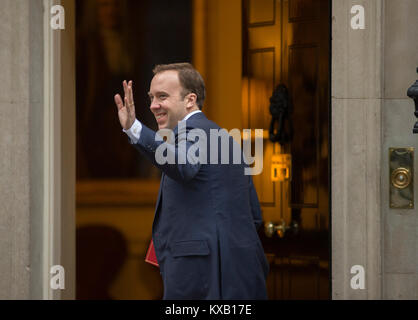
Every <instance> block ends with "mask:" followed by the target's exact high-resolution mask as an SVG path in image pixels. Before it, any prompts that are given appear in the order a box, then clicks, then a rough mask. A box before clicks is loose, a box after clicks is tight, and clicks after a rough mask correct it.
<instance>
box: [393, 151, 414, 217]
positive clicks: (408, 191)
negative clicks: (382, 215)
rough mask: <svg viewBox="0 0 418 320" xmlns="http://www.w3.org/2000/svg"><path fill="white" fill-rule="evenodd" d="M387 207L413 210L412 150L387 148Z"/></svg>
mask: <svg viewBox="0 0 418 320" xmlns="http://www.w3.org/2000/svg"><path fill="white" fill-rule="evenodd" d="M389 206H390V208H393V209H413V208H414V148H389Z"/></svg>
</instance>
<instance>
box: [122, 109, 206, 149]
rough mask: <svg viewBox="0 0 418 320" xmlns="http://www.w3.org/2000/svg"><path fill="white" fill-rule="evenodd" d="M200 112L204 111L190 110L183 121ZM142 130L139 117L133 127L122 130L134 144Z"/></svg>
mask: <svg viewBox="0 0 418 320" xmlns="http://www.w3.org/2000/svg"><path fill="white" fill-rule="evenodd" d="M199 112H202V111H201V110H196V111H193V112H190V113H188V114H187V115H186V116H185V117H184V118H183V120H181V121H186V120H187V119H189V118H190V117H191V116H192V115H194V114H196V113H199ZM141 130H142V124H141V122H140V121H138V119H135V122H134V124H133V125H132V127H130V128H129V129H128V130H125V129H123V130H122V131H123V132H125V133H126V134H127V135H128V137H129V138H130V139H131V143H132V144H136V143H137V142H138V141H139V137H140V136H141Z"/></svg>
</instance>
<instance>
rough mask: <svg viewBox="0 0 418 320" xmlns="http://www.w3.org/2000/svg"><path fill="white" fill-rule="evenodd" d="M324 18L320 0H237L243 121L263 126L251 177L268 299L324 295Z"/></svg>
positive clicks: (325, 4) (324, 1)
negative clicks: (257, 171)
mask: <svg viewBox="0 0 418 320" xmlns="http://www.w3.org/2000/svg"><path fill="white" fill-rule="evenodd" d="M329 21H330V1H328V0H263V1H260V0H257V1H256V0H243V114H244V117H243V119H244V127H245V128H252V129H256V128H257V129H258V128H263V129H264V130H265V134H264V138H265V140H264V170H263V173H262V174H261V175H258V176H254V177H253V179H254V184H255V186H256V189H257V193H258V196H259V198H260V204H261V207H262V211H263V219H264V228H263V230H260V237H261V238H262V241H263V245H264V248H265V251H266V255H267V257H268V258H269V261H270V269H271V272H270V275H269V278H268V291H269V292H268V293H269V298H270V299H328V298H329V297H330V294H329V292H330V288H329V274H330V272H329V265H330V264H329V262H330V261H329V216H330V215H329V150H330V149H329V83H330V82H329V74H330V70H329V64H330V52H329V45H330V37H329V35H330V23H329ZM273 93H274V97H273V98H272V99H270V98H271V97H272V96H273ZM273 116H274V117H273ZM272 120H274V121H272Z"/></svg>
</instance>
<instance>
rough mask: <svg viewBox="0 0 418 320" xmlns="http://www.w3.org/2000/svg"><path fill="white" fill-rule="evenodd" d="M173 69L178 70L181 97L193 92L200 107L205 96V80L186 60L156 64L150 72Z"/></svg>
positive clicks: (155, 72) (200, 107)
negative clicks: (181, 88) (181, 89)
mask: <svg viewBox="0 0 418 320" xmlns="http://www.w3.org/2000/svg"><path fill="white" fill-rule="evenodd" d="M169 70H174V71H177V72H178V76H179V81H180V84H181V86H182V87H183V92H182V95H183V98H184V97H185V96H186V95H188V94H189V93H194V94H196V96H197V101H196V103H197V105H198V107H199V109H202V107H203V103H204V101H205V97H206V89H205V82H204V81H203V78H202V76H201V75H200V73H199V72H198V71H197V70H196V69H195V68H194V67H193V66H192V65H191V64H190V63H187V62H183V63H171V64H159V65H156V66H155V68H154V70H152V72H153V73H154V75H156V74H157V73H160V72H164V71H169Z"/></svg>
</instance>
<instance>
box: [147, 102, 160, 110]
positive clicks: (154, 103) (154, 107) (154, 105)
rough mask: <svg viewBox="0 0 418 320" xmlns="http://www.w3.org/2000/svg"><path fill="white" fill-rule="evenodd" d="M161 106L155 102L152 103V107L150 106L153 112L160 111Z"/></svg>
mask: <svg viewBox="0 0 418 320" xmlns="http://www.w3.org/2000/svg"><path fill="white" fill-rule="evenodd" d="M160 107H161V106H160V104H159V103H157V102H156V101H153V102H151V105H150V107H149V108H150V109H151V111H156V110H158V109H160Z"/></svg>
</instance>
